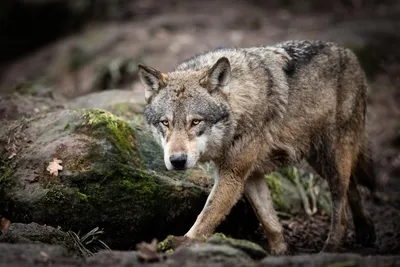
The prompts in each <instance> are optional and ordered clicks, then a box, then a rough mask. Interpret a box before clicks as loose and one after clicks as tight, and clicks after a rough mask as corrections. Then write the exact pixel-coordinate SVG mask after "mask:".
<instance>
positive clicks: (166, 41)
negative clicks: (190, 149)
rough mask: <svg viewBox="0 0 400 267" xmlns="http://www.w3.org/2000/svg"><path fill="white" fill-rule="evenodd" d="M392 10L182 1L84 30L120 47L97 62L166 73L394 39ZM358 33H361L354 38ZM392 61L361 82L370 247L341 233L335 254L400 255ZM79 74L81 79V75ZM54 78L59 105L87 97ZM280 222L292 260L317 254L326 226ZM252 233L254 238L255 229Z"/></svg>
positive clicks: (15, 76)
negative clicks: (252, 56) (239, 55)
mask: <svg viewBox="0 0 400 267" xmlns="http://www.w3.org/2000/svg"><path fill="white" fill-rule="evenodd" d="M396 10H397V11H399V8H398V5H396V6H395V7H386V8H385V7H380V8H378V9H376V10H375V11H377V12H374V10H371V9H365V10H360V11H357V10H353V11H352V13H351V14H350V15H349V14H338V13H335V14H333V13H308V14H304V13H301V14H296V13H295V12H294V11H293V10H290V9H282V8H281V9H273V10H272V9H266V8H264V7H262V6H261V7H260V6H257V5H255V4H254V3H248V2H244V1H238V2H237V3H235V4H231V3H230V2H226V1H215V2H214V1H210V2H207V1H204V2H201V1H187V2H186V3H185V4H181V5H178V6H177V7H176V8H175V9H171V8H167V9H165V12H164V13H158V14H156V15H154V16H147V17H146V16H145V17H142V18H141V19H140V21H135V20H134V19H132V20H129V21H125V22H118V23H119V24H117V25H116V24H115V23H113V22H107V23H106V24H101V25H97V26H92V27H99V28H103V29H104V28H108V29H112V30H113V31H114V34H115V35H122V36H123V38H122V39H121V40H120V41H116V42H115V43H114V44H112V47H111V48H109V49H107V50H106V51H103V52H101V53H102V55H104V54H107V55H116V54H118V55H131V56H132V55H133V56H134V55H137V54H139V53H143V52H139V51H143V50H142V48H144V47H146V49H145V52H144V57H143V60H144V61H145V62H146V63H147V64H149V65H151V66H154V67H156V68H158V69H162V70H164V71H168V70H171V69H172V68H173V66H174V65H175V64H176V63H177V62H178V61H180V60H182V59H184V58H186V57H189V56H191V55H193V54H195V53H198V52H202V51H204V50H207V49H211V48H214V47H217V46H251V45H258V44H273V43H275V42H279V41H284V40H288V39H333V40H335V41H337V42H341V43H347V44H350V43H351V44H353V43H357V46H358V45H359V43H362V44H364V43H365V42H373V41H374V39H373V38H374V37H371V36H372V35H368V36H367V35H363V36H360V35H359V34H358V33H359V32H366V31H367V30H366V29H369V28H371V27H372V28H374V25H375V28H374V29H375V30H376V31H379V28H380V27H382V32H385V34H388V35H396V34H397V35H399V33H397V31H398V30H397V31H393V29H394V28H396V27H397V26H396V27H394V26H393V25H399V24H398V23H399V19H398V18H400V15H399V14H400V12H399V13H397V19H396V16H395V15H393V13H395V12H397V11H396ZM385 12H386V13H385ZM388 14H389V15H388ZM392 17H393V19H392ZM371 25H372V26H371ZM380 25H389V26H380ZM359 29H361V30H360V31H358V30H359ZM397 29H398V28H397ZM397 37H398V36H397ZM70 38H71V37H67V38H65V39H62V40H59V41H57V43H55V44H50V45H49V46H48V47H46V48H44V49H43V50H39V51H37V52H36V53H33V54H31V55H29V56H27V57H24V58H22V59H19V60H18V61H15V62H13V63H12V64H10V65H9V66H7V67H5V68H4V70H5V71H4V72H3V76H1V80H0V88H2V90H3V92H8V91H9V88H10V86H11V85H12V84H15V83H16V82H17V81H19V80H20V78H21V77H25V78H33V77H37V76H40V75H42V74H43V73H42V72H43V71H45V68H44V67H42V66H43V65H46V64H48V59H49V58H51V56H50V57H49V53H50V52H49V51H55V49H56V48H59V47H60V46H62V45H65V44H67V43H69V42H70V41H71V40H70ZM73 38H79V36H75V37H73ZM360 40H361V41H360ZM397 40H400V38H397ZM389 45H390V46H391V47H392V46H396V47H399V45H400V41H399V42H398V43H396V44H393V43H390V44H388V43H381V44H379V46H377V47H376V46H375V47H374V48H373V49H375V50H374V51H371V52H370V53H372V54H374V53H375V54H376V53H377V54H379V55H381V54H385V53H387V51H388V50H387V49H388V46H389ZM391 53H392V52H391ZM395 53H396V51H394V52H393V54H391V55H392V57H391V58H392V59H396V60H387V58H385V59H384V60H380V59H379V58H378V63H377V64H379V66H381V68H379V69H378V70H376V69H375V71H374V75H373V76H370V77H369V78H370V82H371V90H370V95H369V106H368V133H369V136H370V140H371V144H372V154H373V157H374V160H375V164H376V170H377V179H378V180H379V183H380V186H381V189H380V190H379V194H378V196H376V197H374V196H371V194H369V193H368V192H364V194H363V195H364V199H365V205H366V207H367V210H368V212H369V213H370V214H371V216H372V219H373V221H374V223H375V227H376V232H377V241H376V246H375V247H374V248H362V247H359V246H357V245H356V244H355V243H354V234H353V231H349V234H348V236H347V239H346V242H345V244H344V246H343V247H341V248H340V252H351V253H360V254H368V255H377V254H378V255H400V194H399V192H400V144H399V143H400V79H399V78H398V77H400V75H399V74H400V56H399V55H400V52H397V53H398V54H395ZM367 54H368V53H367ZM97 56H99V55H97ZM46 58H47V60H46ZM397 59H399V60H398V61H397ZM367 61H368V60H366V61H365V62H367ZM373 64H376V62H375V61H374V63H373ZM79 71H81V72H82V73H87V70H85V67H82V68H81V69H80V70H79ZM62 76H64V77H62V78H59V79H58V80H56V81H55V86H54V88H56V89H54V90H56V91H57V92H58V93H60V94H61V95H63V96H64V97H66V98H69V99H74V98H76V97H78V96H80V95H84V94H87V93H88V92H89V91H90V90H86V89H85V90H86V91H84V92H82V91H77V89H76V90H72V91H71V87H70V86H69V84H70V83H69V81H68V79H71V77H70V76H71V75H70V73H64V74H63V75H62ZM66 84H68V86H67V85H66ZM124 86H125V87H124ZM124 86H122V87H124V88H126V89H129V90H130V89H132V88H133V90H134V91H135V92H138V95H140V90H141V87H140V86H139V85H138V82H137V79H136V80H133V81H132V82H131V83H129V84H128V85H124ZM91 90H93V89H91ZM281 222H282V223H283V225H284V228H285V237H286V240H287V242H288V244H289V247H290V253H291V254H295V255H297V254H304V253H315V252H318V251H319V250H320V249H321V248H322V246H323V243H324V241H325V239H326V237H327V235H328V231H329V223H330V221H329V218H328V217H325V216H322V215H316V216H313V217H306V216H305V215H296V216H293V217H290V218H284V217H282V218H281ZM257 231H258V233H260V232H261V230H260V229H258V230H257ZM254 236H258V235H257V233H255V234H254V235H251V236H248V238H247V239H250V240H252V239H253V240H254V241H255V242H257V243H259V244H260V245H262V246H264V245H265V244H266V238H265V237H263V238H261V239H260V238H255V237H254Z"/></svg>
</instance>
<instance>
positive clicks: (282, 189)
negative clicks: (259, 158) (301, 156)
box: [265, 166, 332, 216]
mask: <svg viewBox="0 0 400 267" xmlns="http://www.w3.org/2000/svg"><path fill="white" fill-rule="evenodd" d="M265 179H266V181H267V183H268V185H269V187H270V190H271V195H272V199H273V201H274V205H275V208H276V209H277V210H278V211H282V212H287V213H290V214H293V213H299V212H301V210H300V208H302V210H303V211H304V212H305V213H306V214H307V215H309V216H312V215H314V214H316V213H320V214H325V215H328V216H330V213H331V206H332V203H331V198H330V193H329V190H328V186H327V184H326V181H324V180H323V179H322V178H321V177H319V176H316V175H314V174H312V173H308V172H306V171H304V170H303V169H301V168H298V167H293V166H292V167H286V168H283V169H281V170H279V171H275V172H272V173H270V174H267V175H265Z"/></svg>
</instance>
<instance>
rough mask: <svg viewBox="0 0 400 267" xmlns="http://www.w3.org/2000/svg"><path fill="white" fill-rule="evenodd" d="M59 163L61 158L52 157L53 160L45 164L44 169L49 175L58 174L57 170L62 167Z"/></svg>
mask: <svg viewBox="0 0 400 267" xmlns="http://www.w3.org/2000/svg"><path fill="white" fill-rule="evenodd" d="M60 163H62V160H60V159H57V158H53V161H50V162H49V166H47V168H46V170H47V171H48V172H50V174H51V175H54V176H58V171H61V170H62V169H63V167H62V166H61V165H60Z"/></svg>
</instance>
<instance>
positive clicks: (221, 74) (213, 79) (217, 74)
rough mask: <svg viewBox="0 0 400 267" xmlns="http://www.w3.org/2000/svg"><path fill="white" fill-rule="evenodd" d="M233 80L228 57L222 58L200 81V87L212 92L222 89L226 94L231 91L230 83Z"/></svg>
mask: <svg viewBox="0 0 400 267" xmlns="http://www.w3.org/2000/svg"><path fill="white" fill-rule="evenodd" d="M230 79H231V64H230V63H229V60H228V59H227V58H226V57H221V58H220V59H218V61H217V62H216V63H215V64H214V66H212V67H211V68H210V69H209V70H208V71H207V73H206V75H205V76H204V77H203V78H202V79H200V85H201V86H203V87H205V88H207V89H208V90H209V91H210V92H211V91H213V90H215V89H220V90H222V91H223V92H224V93H228V91H229V86H228V84H229V81H230Z"/></svg>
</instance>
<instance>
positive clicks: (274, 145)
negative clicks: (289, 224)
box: [138, 40, 376, 255]
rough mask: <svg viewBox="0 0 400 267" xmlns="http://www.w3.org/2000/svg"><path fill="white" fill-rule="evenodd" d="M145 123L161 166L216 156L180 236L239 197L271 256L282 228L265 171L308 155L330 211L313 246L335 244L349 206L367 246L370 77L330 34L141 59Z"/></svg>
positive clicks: (200, 229)
mask: <svg viewBox="0 0 400 267" xmlns="http://www.w3.org/2000/svg"><path fill="white" fill-rule="evenodd" d="M138 69H139V72H138V73H139V74H138V75H139V78H140V81H141V83H142V84H143V87H144V92H145V99H146V105H145V108H144V117H145V122H146V125H147V129H149V131H150V132H151V133H152V134H153V135H154V137H155V138H156V139H157V140H158V142H159V143H160V144H161V146H162V147H163V151H164V162H165V166H166V168H167V169H168V170H184V169H188V168H193V167H195V166H196V165H197V163H201V162H210V161H211V162H214V164H215V166H216V170H217V171H216V176H215V182H214V185H213V188H212V190H211V192H210V194H209V196H208V198H207V201H206V203H205V206H204V207H203V209H202V211H201V212H200V214H199V215H198V217H197V219H196V221H195V222H194V224H193V226H192V227H191V228H190V229H189V231H188V232H187V233H186V234H185V235H184V237H187V238H189V239H192V240H193V239H194V240H195V239H202V238H206V237H208V236H210V235H211V234H212V233H213V232H214V230H215V228H216V227H217V226H218V225H219V224H220V223H221V221H222V220H224V218H225V217H226V215H228V214H229V212H230V210H231V209H232V207H233V206H234V205H235V204H236V203H237V201H238V200H239V199H240V198H241V197H242V196H245V197H246V198H247V199H248V201H249V202H250V203H251V206H252V208H253V210H254V212H255V214H256V215H257V217H258V219H259V221H260V223H261V225H262V227H263V229H264V230H265V232H266V235H267V238H268V247H269V250H270V252H271V253H272V254H275V255H281V254H286V253H287V251H288V245H287V244H286V241H285V238H284V235H283V228H282V225H281V224H280V221H279V219H278V217H277V214H276V211H275V210H274V207H273V203H272V199H271V194H270V191H269V188H268V186H267V184H266V182H265V180H264V175H265V174H266V173H270V172H272V171H275V170H278V169H279V168H283V167H286V166H290V165H293V164H296V163H298V162H299V161H301V160H306V161H307V162H308V163H309V165H310V166H311V167H313V168H314V169H315V171H316V172H317V173H318V174H319V175H320V176H321V177H323V178H325V179H326V180H327V182H328V185H329V189H330V193H331V198H332V215H331V222H330V229H329V234H328V237H327V239H326V241H325V244H324V246H323V248H322V249H321V250H320V251H324V252H333V251H337V250H338V248H339V246H340V245H341V244H342V242H343V238H344V236H345V235H346V233H347V228H348V212H347V210H348V209H347V207H350V210H351V213H352V219H353V223H354V227H355V233H356V241H357V242H358V243H360V244H362V245H365V246H371V245H373V243H374V242H375V240H376V236H375V227H374V224H373V222H372V220H371V217H370V215H369V214H368V212H367V211H366V209H365V208H364V204H363V202H362V198H361V196H360V193H359V191H358V187H357V186H358V185H365V186H366V187H368V188H369V189H370V190H371V191H372V190H374V188H375V185H376V183H375V177H374V170H373V167H372V164H371V163H372V159H371V157H370V154H369V150H368V137H367V134H366V132H365V121H366V102H367V101H366V100H367V93H368V85H367V79H366V76H365V74H364V72H363V69H362V67H361V66H360V64H359V61H358V59H357V57H356V56H355V54H354V53H353V52H352V51H351V50H349V49H348V48H345V47H342V46H340V45H338V44H336V43H334V42H328V41H319V40H292V41H285V42H281V43H277V44H275V45H273V46H267V45H260V46H256V47H249V48H218V49H215V50H213V51H208V52H205V53H202V54H198V55H195V56H194V57H192V58H189V59H187V60H185V61H183V62H182V63H180V64H179V65H178V66H176V67H175V69H173V71H170V72H161V71H159V70H157V69H155V68H153V67H150V66H146V65H144V64H141V63H140V64H138Z"/></svg>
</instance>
